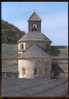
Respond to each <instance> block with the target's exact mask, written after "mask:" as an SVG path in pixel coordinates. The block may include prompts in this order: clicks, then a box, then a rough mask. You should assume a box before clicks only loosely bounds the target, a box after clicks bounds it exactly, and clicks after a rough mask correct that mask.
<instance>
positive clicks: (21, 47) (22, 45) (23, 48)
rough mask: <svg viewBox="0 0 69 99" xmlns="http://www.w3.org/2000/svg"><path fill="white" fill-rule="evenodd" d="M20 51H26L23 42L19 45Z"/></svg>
mask: <svg viewBox="0 0 69 99" xmlns="http://www.w3.org/2000/svg"><path fill="white" fill-rule="evenodd" d="M20 49H22V50H26V43H25V42H24V43H22V44H20Z"/></svg>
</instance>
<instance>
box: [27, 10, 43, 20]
mask: <svg viewBox="0 0 69 99" xmlns="http://www.w3.org/2000/svg"><path fill="white" fill-rule="evenodd" d="M35 20H36V21H41V19H40V17H39V16H38V15H37V14H36V12H33V14H32V15H31V16H30V18H29V20H28V21H35Z"/></svg>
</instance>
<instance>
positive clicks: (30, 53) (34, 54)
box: [22, 45, 49, 59]
mask: <svg viewBox="0 0 69 99" xmlns="http://www.w3.org/2000/svg"><path fill="white" fill-rule="evenodd" d="M22 58H47V59H49V55H48V54H47V53H46V52H45V51H44V50H42V49H41V48H40V47H39V46H37V45H33V46H31V47H30V48H28V49H27V50H26V51H25V52H24V53H23V55H22Z"/></svg>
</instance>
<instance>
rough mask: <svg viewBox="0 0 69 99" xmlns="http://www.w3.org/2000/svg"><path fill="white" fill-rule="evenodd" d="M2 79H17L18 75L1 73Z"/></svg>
mask: <svg viewBox="0 0 69 99" xmlns="http://www.w3.org/2000/svg"><path fill="white" fill-rule="evenodd" d="M2 78H18V73H13V72H2Z"/></svg>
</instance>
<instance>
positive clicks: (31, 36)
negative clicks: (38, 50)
mask: <svg viewBox="0 0 69 99" xmlns="http://www.w3.org/2000/svg"><path fill="white" fill-rule="evenodd" d="M19 41H44V42H46V41H47V42H51V41H50V40H49V38H48V37H47V36H45V35H44V34H43V33H39V32H30V33H27V34H25V35H24V36H23V37H22V38H21V39H20V40H19Z"/></svg>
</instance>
